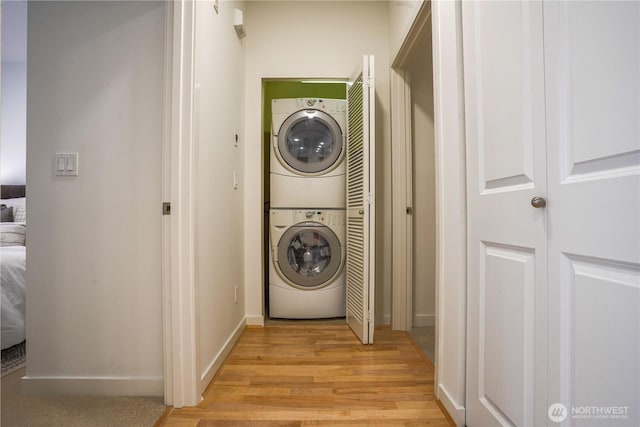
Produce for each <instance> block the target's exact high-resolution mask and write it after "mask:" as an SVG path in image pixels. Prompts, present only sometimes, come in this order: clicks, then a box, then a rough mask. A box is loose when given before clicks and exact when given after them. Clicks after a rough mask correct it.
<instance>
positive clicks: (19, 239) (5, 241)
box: [0, 223, 26, 246]
mask: <svg viewBox="0 0 640 427" xmlns="http://www.w3.org/2000/svg"><path fill="white" fill-rule="evenodd" d="M25 242H26V236H25V228H24V225H23V224H16V223H5V224H0V246H24V244H25Z"/></svg>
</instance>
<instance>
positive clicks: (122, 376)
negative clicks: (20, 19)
mask: <svg viewBox="0 0 640 427" xmlns="http://www.w3.org/2000/svg"><path fill="white" fill-rule="evenodd" d="M164 30H165V17H164V3H163V2H151V1H141V2H97V1H96V2H29V24H28V32H29V33H28V46H29V53H28V55H29V56H28V61H27V64H28V84H29V91H28V94H27V96H28V98H27V137H28V144H27V163H28V166H27V186H28V188H29V200H28V204H27V223H28V224H29V225H28V230H27V262H28V266H29V267H28V272H27V283H28V285H27V298H28V307H27V325H28V326H27V376H26V378H25V379H24V382H23V386H24V387H25V390H26V391H27V392H32V393H37V392H56V391H62V392H64V393H72V394H73V393H84V394H127V395H162V393H163V347H162V312H161V311H162V292H161V291H162V289H161V277H160V273H161V230H162V229H161V210H160V206H161V202H162V199H161V194H162V189H161V183H162V172H161V161H162V157H161V152H162V150H161V149H162V120H163V61H164ZM58 151H71V152H78V153H79V156H80V157H79V171H80V175H79V176H78V177H55V176H53V163H54V162H53V158H54V154H55V153H56V152H58Z"/></svg>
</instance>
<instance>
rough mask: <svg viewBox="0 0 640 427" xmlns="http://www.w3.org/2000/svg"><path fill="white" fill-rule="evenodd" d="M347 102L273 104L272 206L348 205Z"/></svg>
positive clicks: (301, 100) (302, 100)
mask: <svg viewBox="0 0 640 427" xmlns="http://www.w3.org/2000/svg"><path fill="white" fill-rule="evenodd" d="M346 110H347V101H345V100H343V99H319V98H290V99H274V100H272V102H271V111H272V121H271V133H272V141H271V150H270V151H271V153H270V156H271V157H270V164H271V167H270V172H271V174H270V175H271V206H272V207H274V208H296V207H301V206H306V207H318V208H339V209H344V207H345V203H346V202H345V185H346V184H345V170H346V169H345V161H344V159H345V151H346V148H345V132H346V120H347V117H346Z"/></svg>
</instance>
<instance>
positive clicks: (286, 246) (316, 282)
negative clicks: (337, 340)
mask: <svg viewBox="0 0 640 427" xmlns="http://www.w3.org/2000/svg"><path fill="white" fill-rule="evenodd" d="M269 216H270V230H269V238H270V245H271V248H270V249H271V250H270V251H269V317H271V318H282V319H326V318H332V317H344V316H345V310H346V293H345V292H346V291H345V283H346V273H345V268H344V264H345V255H346V247H345V234H346V230H345V228H346V225H345V220H346V214H345V210H344V209H271V210H270V212H269Z"/></svg>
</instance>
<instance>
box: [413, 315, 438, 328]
mask: <svg viewBox="0 0 640 427" xmlns="http://www.w3.org/2000/svg"><path fill="white" fill-rule="evenodd" d="M413 326H417V327H422V326H436V315H435V314H416V315H415V318H414V319H413Z"/></svg>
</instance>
